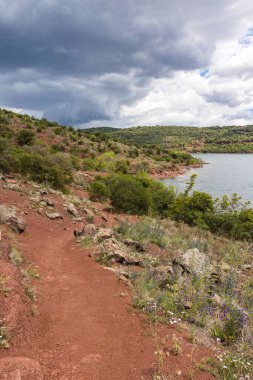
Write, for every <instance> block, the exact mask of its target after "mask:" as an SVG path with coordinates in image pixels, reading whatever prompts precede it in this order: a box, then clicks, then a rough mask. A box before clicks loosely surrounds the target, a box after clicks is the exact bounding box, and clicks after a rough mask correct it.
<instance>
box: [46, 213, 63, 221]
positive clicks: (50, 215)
mask: <svg viewBox="0 0 253 380" xmlns="http://www.w3.org/2000/svg"><path fill="white" fill-rule="evenodd" d="M46 216H47V217H48V218H49V219H52V220H55V219H63V216H62V215H61V214H60V213H59V212H46Z"/></svg>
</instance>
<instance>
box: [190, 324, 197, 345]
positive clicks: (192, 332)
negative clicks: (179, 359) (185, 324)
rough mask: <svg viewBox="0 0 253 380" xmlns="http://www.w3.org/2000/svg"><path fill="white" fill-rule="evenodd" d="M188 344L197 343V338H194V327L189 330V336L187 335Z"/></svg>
mask: <svg viewBox="0 0 253 380" xmlns="http://www.w3.org/2000/svg"><path fill="white" fill-rule="evenodd" d="M189 342H190V343H191V344H194V343H196V342H197V337H196V327H195V326H191V329H190V335H189Z"/></svg>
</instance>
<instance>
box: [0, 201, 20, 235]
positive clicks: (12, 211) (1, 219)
mask: <svg viewBox="0 0 253 380" xmlns="http://www.w3.org/2000/svg"><path fill="white" fill-rule="evenodd" d="M16 213H17V210H16V208H15V207H9V206H5V205H0V223H2V224H7V225H9V226H10V227H11V229H12V230H14V231H15V232H23V231H24V230H25V220H24V219H23V218H22V217H21V216H17V214H16Z"/></svg>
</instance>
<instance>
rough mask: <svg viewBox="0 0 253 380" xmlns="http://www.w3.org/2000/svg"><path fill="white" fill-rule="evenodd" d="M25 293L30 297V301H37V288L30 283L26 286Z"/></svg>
mask: <svg viewBox="0 0 253 380" xmlns="http://www.w3.org/2000/svg"><path fill="white" fill-rule="evenodd" d="M25 294H26V295H27V297H28V298H29V300H30V301H32V302H35V301H36V290H35V288H34V287H33V286H31V285H28V286H27V287H26V288H25Z"/></svg>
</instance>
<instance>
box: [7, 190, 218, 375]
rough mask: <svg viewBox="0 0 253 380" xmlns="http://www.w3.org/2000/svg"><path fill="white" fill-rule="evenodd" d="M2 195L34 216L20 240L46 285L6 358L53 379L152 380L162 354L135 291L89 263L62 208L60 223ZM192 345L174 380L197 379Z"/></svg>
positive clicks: (169, 363)
mask: <svg viewBox="0 0 253 380" xmlns="http://www.w3.org/2000/svg"><path fill="white" fill-rule="evenodd" d="M0 195H1V197H0V198H1V199H0V201H1V202H2V203H5V204H10V205H13V204H14V205H16V206H17V207H18V209H19V210H20V211H22V210H23V211H24V210H29V211H28V215H25V217H26V222H27V228H26V231H25V232H24V233H22V234H20V235H15V245H16V246H17V248H18V249H19V250H20V251H21V252H22V254H23V255H24V257H25V259H26V262H28V263H29V261H30V262H31V263H32V264H33V265H35V266H37V267H38V272H39V274H40V279H39V280H34V284H35V285H36V289H37V302H36V305H37V308H38V312H39V315H38V316H37V317H33V316H30V317H29V318H28V321H27V320H26V322H25V323H24V318H23V319H22V318H21V320H22V322H21V323H19V325H17V326H16V328H15V330H14V331H13V334H12V339H11V348H10V349H8V350H5V351H3V350H1V351H0V358H1V357H25V358H31V359H35V360H37V361H38V362H39V363H40V365H41V367H42V370H43V374H44V379H45V380H141V379H143V380H148V379H149V380H150V379H152V375H153V374H154V370H155V368H156V365H157V359H156V358H155V351H156V350H157V347H155V341H154V339H152V337H151V336H150V335H151V334H150V333H151V330H150V328H147V327H146V326H145V324H144V319H143V317H142V316H141V315H137V314H138V313H137V312H136V311H135V310H134V309H133V308H132V306H131V298H130V295H129V291H128V289H127V285H126V284H125V283H124V282H123V281H121V280H120V279H119V278H118V277H117V276H116V275H115V274H113V273H111V272H109V271H107V270H105V269H103V268H102V267H101V266H100V265H99V264H98V263H96V262H95V261H94V259H93V258H91V257H89V252H90V250H91V249H86V250H85V249H82V248H80V247H79V246H78V245H77V244H76V243H75V241H74V238H73V229H74V228H76V226H74V225H73V224H72V221H71V218H70V217H69V216H67V214H66V213H65V214H64V210H63V208H62V206H61V205H60V203H58V209H60V211H61V212H62V213H63V215H64V220H54V221H53V220H49V219H48V218H47V217H46V216H43V215H39V214H38V213H37V212H35V211H33V210H31V209H29V205H30V202H29V199H28V198H26V197H20V195H19V194H18V193H17V192H9V191H5V190H4V191H2V192H1V194H0ZM109 223H110V222H109ZM98 224H101V221H100V223H98ZM66 228H67V230H66ZM174 332H175V330H173V331H169V330H167V331H166V332H165V333H166V334H167V335H168V334H169V335H172V334H173V333H174ZM187 341H188V339H187V338H185V339H184V342H185V343H184V351H185V355H184V357H173V356H170V357H169V358H167V360H166V367H167V369H168V370H169V372H171V375H172V377H171V378H173V379H174V376H175V373H177V372H178V370H179V369H180V370H181V371H180V372H181V374H180V376H179V377H178V378H180V379H181V380H186V379H188V378H189V366H191V355H190V352H191V350H192V347H191V345H190V344H189V343H187ZM188 346H189V347H188ZM208 353H209V352H208V350H207V351H206V350H205V349H204V350H203V347H201V346H200V347H199V348H198V349H196V351H195V357H196V359H197V360H201V358H202V357H203V356H205V354H208ZM0 378H1V374H0ZM176 378H177V376H176ZM4 379H6V378H5V377H4ZM13 379H14V378H12V377H11V380H13ZM17 379H20V377H18V378H17ZM22 379H23V377H22ZM208 379H212V377H211V376H210V375H208V374H207V373H203V372H202V373H198V374H196V376H194V380H208ZM1 380H2V378H1ZM7 380H9V378H8V379H7ZM15 380H16V377H15ZM29 380H30V378H29ZM31 380H37V379H36V378H34V379H31Z"/></svg>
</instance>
